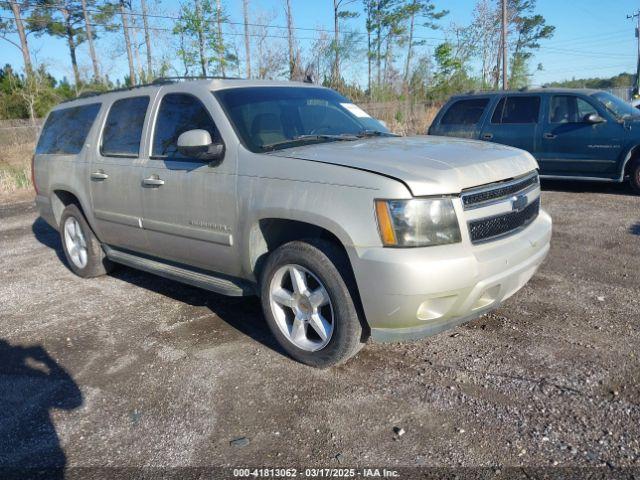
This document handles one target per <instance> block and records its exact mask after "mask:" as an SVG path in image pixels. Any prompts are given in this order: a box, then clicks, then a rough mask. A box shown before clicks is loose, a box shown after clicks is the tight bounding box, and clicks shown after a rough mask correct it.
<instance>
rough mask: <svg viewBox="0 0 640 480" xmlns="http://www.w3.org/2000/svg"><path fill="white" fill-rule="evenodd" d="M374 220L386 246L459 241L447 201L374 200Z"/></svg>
mask: <svg viewBox="0 0 640 480" xmlns="http://www.w3.org/2000/svg"><path fill="white" fill-rule="evenodd" d="M376 217H377V219H378V229H379V230H380V237H381V238H382V243H383V244H384V245H385V246H386V247H426V246H431V245H444V244H447V243H457V242H460V241H461V238H460V227H459V226H458V218H457V216H456V212H455V210H454V208H453V201H452V200H451V199H450V198H414V199H411V200H376Z"/></svg>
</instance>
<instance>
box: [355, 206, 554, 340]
mask: <svg viewBox="0 0 640 480" xmlns="http://www.w3.org/2000/svg"><path fill="white" fill-rule="evenodd" d="M550 241H551V217H549V215H548V214H547V213H546V212H544V211H542V210H541V211H540V214H539V215H538V218H536V220H535V221H534V222H533V223H531V225H529V226H528V227H527V228H525V229H524V230H522V231H520V232H518V233H517V234H514V235H511V236H509V237H506V238H502V239H500V240H496V241H493V242H487V243H485V244H481V245H471V244H468V243H466V242H465V243H460V244H455V245H445V246H440V247H427V248H408V249H403V248H397V249H394V248H382V247H375V248H363V249H356V255H354V258H352V259H351V261H352V265H353V270H354V273H355V276H356V281H357V284H358V289H359V292H360V298H361V299H362V304H363V308H364V313H365V316H366V318H367V322H368V323H369V326H370V327H371V337H372V338H373V339H374V340H376V341H385V342H389V341H402V340H414V339H418V338H422V337H425V336H429V335H434V334H436V333H439V332H441V331H443V330H446V329H448V328H452V327H454V326H456V325H460V324H462V323H465V322H467V321H469V320H473V319H474V318H477V317H479V316H481V315H483V314H484V313H487V312H488V311H491V310H493V309H495V308H497V307H498V306H499V305H500V303H501V302H502V301H504V300H506V299H507V298H509V297H510V296H511V295H513V294H514V293H516V292H517V291H518V290H520V289H521V288H522V287H523V286H524V285H525V284H526V283H527V282H528V281H529V279H530V278H531V277H532V276H533V274H534V273H535V272H536V270H537V269H538V267H539V266H540V264H541V263H542V262H543V261H544V259H545V257H546V256H547V254H548V252H549V248H550Z"/></svg>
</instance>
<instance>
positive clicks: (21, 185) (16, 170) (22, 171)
mask: <svg viewBox="0 0 640 480" xmlns="http://www.w3.org/2000/svg"><path fill="white" fill-rule="evenodd" d="M32 187H33V186H32V184H31V167H29V166H14V165H6V164H0V193H3V194H9V193H15V192H17V191H19V190H27V189H30V188H32Z"/></svg>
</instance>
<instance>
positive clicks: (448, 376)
mask: <svg viewBox="0 0 640 480" xmlns="http://www.w3.org/2000/svg"><path fill="white" fill-rule="evenodd" d="M542 202H543V207H544V208H545V209H547V210H548V211H549V212H550V213H551V215H552V216H553V219H554V237H553V241H552V247H551V252H550V256H549V258H548V260H547V261H546V262H545V264H544V265H543V266H542V268H541V270H540V271H539V272H538V274H537V275H536V276H535V277H534V278H533V280H532V281H531V282H530V283H529V284H528V285H527V286H526V287H525V288H524V289H523V290H522V291H520V292H518V293H517V294H516V295H514V296H513V297H512V298H511V299H509V300H508V301H507V302H506V303H505V304H504V306H503V307H502V308H500V309H499V310H498V311H496V312H494V313H492V314H490V315H487V316H485V317H483V318H480V319H478V320H476V321H474V322H471V323H469V324H467V325H463V326H461V327H458V328H456V329H455V330H453V331H448V332H444V333H442V334H440V335H437V336H435V337H431V338H427V339H424V340H422V341H418V342H408V343H403V344H393V345H388V344H369V345H367V346H366V347H365V348H364V350H362V352H361V353H360V354H358V356H357V357H355V358H354V359H352V360H351V361H350V362H348V363H347V364H346V365H343V366H341V367H339V368H335V369H331V370H327V371H319V370H314V369H311V368H308V367H305V366H302V365H300V364H298V363H295V362H293V361H291V360H290V359H288V358H287V357H286V356H284V355H283V354H282V352H281V351H280V350H279V349H278V347H277V346H276V345H275V342H274V341H273V338H272V337H271V335H270V333H269V331H268V329H267V328H266V325H265V323H264V320H263V318H262V315H261V312H260V308H259V304H258V302H257V301H256V300H255V299H230V298H225V297H221V296H217V295H213V294H210V293H207V292H205V291H202V290H198V289H196V288H192V287H188V286H184V285H181V284H178V283H175V282H171V281H168V280H164V279H162V278H159V277H155V276H153V275H148V274H145V273H142V272H137V271H134V270H130V269H126V268H121V269H119V270H118V271H116V272H114V274H113V275H111V276H106V277H101V278H96V279H92V280H82V279H80V278H78V277H75V276H74V275H73V274H72V273H71V272H70V271H69V270H68V269H67V268H66V266H65V265H64V264H63V263H62V262H61V260H60V257H61V251H60V243H59V237H58V235H57V232H55V231H54V230H53V229H51V228H50V227H49V226H48V225H46V224H45V223H44V222H43V221H42V220H37V216H36V213H35V211H34V208H33V206H32V203H22V204H18V205H12V206H8V205H2V206H0V239H1V240H0V241H1V242H2V249H0V271H1V272H2V278H3V281H2V282H0V339H1V341H2V342H5V343H4V344H3V343H0V347H1V348H0V360H5V359H6V358H8V357H9V356H10V355H14V356H16V355H21V354H22V353H20V352H24V350H21V349H24V348H27V347H29V346H37V347H39V348H40V349H41V350H42V351H44V352H46V355H47V356H48V357H49V358H50V359H51V362H54V363H53V364H52V365H55V366H57V367H56V368H59V369H60V370H54V373H55V374H56V375H57V376H55V375H54V377H52V378H51V379H48V380H47V379H45V380H46V381H44V380H42V382H41V381H40V380H38V379H39V378H40V377H38V376H37V375H40V374H36V373H33V371H29V372H28V373H20V374H16V375H14V376H7V375H4V376H3V375H0V399H2V400H0V412H2V413H0V423H2V425H9V424H10V425H17V426H20V428H21V430H19V431H20V432H21V433H20V435H21V436H19V437H14V438H20V441H23V442H24V444H25V445H26V447H25V448H30V447H29V445H31V446H32V447H33V448H35V447H36V446H37V447H38V449H39V450H38V451H39V452H41V454H40V457H42V458H45V459H46V458H48V457H47V455H50V456H52V457H50V458H57V459H58V460H59V459H63V460H64V461H65V462H66V464H67V466H68V467H69V468H73V467H79V466H95V465H102V466H105V465H106V466H109V465H111V466H123V465H124V466H134V467H135V466H143V465H154V466H157V467H163V466H167V467H185V466H205V467H206V466H211V465H216V466H220V465H233V466H265V465H267V466H287V465H297V466H299V467H301V466H372V465H376V466H381V465H384V466H390V467H394V466H395V467H398V466H404V467H411V466H429V467H448V468H451V467H493V468H505V467H509V466H511V467H522V466H528V467H550V468H565V467H598V468H607V469H609V468H611V467H636V468H637V467H640V461H639V458H640V443H639V439H640V402H639V401H638V398H639V395H640V389H639V387H638V385H640V373H639V372H640V359H639V358H638V344H640V297H639V296H638V292H639V291H640V268H639V265H640V264H639V260H638V251H639V248H640V235H639V234H638V232H637V225H638V223H639V222H640V197H638V196H633V195H631V194H629V192H627V191H626V190H625V189H624V188H621V187H599V186H590V185H580V186H578V187H576V186H573V185H566V184H562V183H561V184H558V183H554V184H545V191H544V193H543V200H542ZM3 352H4V353H3ZM8 352H10V353H8ZM32 352H35V351H32ZM12 358H13V357H12ZM43 358H44V357H43ZM0 365H2V366H0V369H2V368H6V366H5V365H6V363H4V362H3V363H1V364H0ZM3 366H4V367H3ZM0 372H1V370H0ZM56 372H57V373H56ZM61 372H66V373H65V374H63V373H61ZM65 375H66V376H65ZM10 379H12V380H13V381H14V382H13V384H12V383H11V382H10V381H9V380H10ZM15 382H18V385H19V386H20V389H22V390H20V392H21V393H23V394H28V395H27V396H25V397H20V400H19V401H18V400H17V397H15V395H13V393H12V392H15V391H17V390H16V383H15ZM39 382H40V383H39ZM56 382H57V383H56ZM56 385H57V386H58V387H56ZM27 386H29V387H27ZM25 388H27V390H24V389H25ZM28 388H31V390H28ZM56 388H59V389H60V390H56ZM12 389H13V390H12ZM76 389H77V390H76ZM56 392H58V393H56ZM78 392H79V395H80V396H78ZM12 395H13V396H12ZM57 395H58V396H57ZM59 395H62V396H61V397H60V396H59ZM11 398H16V401H15V402H11V401H9V400H7V399H11ZM25 398H26V399H28V400H26V401H25V400H24V399H25ZM53 400H55V401H64V400H66V401H67V403H66V404H65V403H64V402H63V403H60V404H59V407H56V405H55V402H53ZM71 400H73V401H71ZM38 409H39V410H38ZM37 411H44V412H46V415H45V416H42V417H34V416H33V415H34V414H33V412H37ZM49 414H50V417H49ZM49 418H50V420H47V419H49ZM47 421H50V423H46V422H47ZM2 425H0V427H1V426H2ZM43 427H46V428H43ZM394 427H398V428H401V429H403V430H404V432H405V433H404V434H403V435H402V436H398V435H397V434H396V433H395V431H394ZM2 438H5V440H2ZM6 438H8V437H6V436H5V437H0V452H2V448H3V447H2V442H6V441H7V440H6ZM242 438H246V439H247V440H248V443H247V441H245V440H242V441H241V442H236V443H233V441H234V440H237V439H242ZM29 442H33V444H30V443H29ZM47 442H48V443H47ZM5 446H6V445H5ZM563 471H565V470H558V472H563ZM606 471H608V470H606ZM463 472H464V471H463ZM491 472H493V470H491ZM551 472H553V470H551ZM504 478H507V477H504ZM583 478H586V475H585V477H583Z"/></svg>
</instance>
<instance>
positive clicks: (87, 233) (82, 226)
mask: <svg viewBox="0 0 640 480" xmlns="http://www.w3.org/2000/svg"><path fill="white" fill-rule="evenodd" d="M60 237H61V240H62V249H63V250H64V256H65V257H66V258H67V264H68V265H69V268H70V269H71V271H72V272H73V273H75V274H76V275H78V276H80V277H83V278H91V277H98V276H100V275H104V274H105V273H108V272H110V271H111V270H113V263H112V262H111V261H110V260H109V259H108V258H107V257H106V255H105V253H104V251H103V250H102V246H101V245H100V242H99V241H98V239H97V238H96V236H95V235H94V234H93V231H92V230H91V228H90V227H89V224H88V223H87V220H86V219H85V218H84V215H83V214H82V211H81V210H80V209H79V208H78V207H77V206H76V205H73V204H72V205H68V206H67V207H66V208H65V209H64V210H63V211H62V217H61V218H60Z"/></svg>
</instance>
